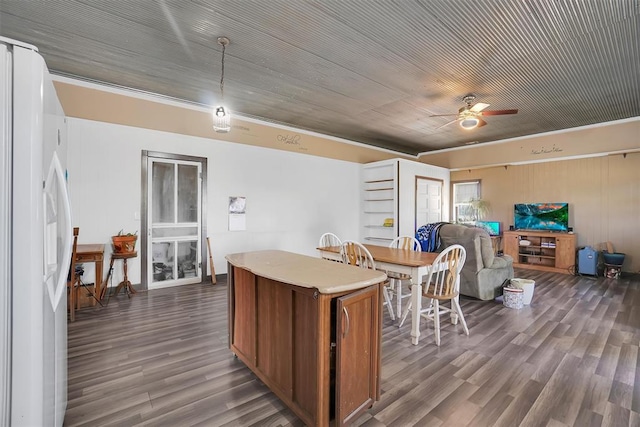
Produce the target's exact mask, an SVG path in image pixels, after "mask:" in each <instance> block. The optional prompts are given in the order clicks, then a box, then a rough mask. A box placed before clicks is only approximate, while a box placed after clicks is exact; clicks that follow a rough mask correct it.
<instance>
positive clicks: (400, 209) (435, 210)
mask: <svg viewBox="0 0 640 427" xmlns="http://www.w3.org/2000/svg"><path fill="white" fill-rule="evenodd" d="M360 183H361V184H360V185H361V192H360V241H361V242H363V243H368V244H371V245H378V246H388V245H389V243H391V241H392V240H393V239H394V238H396V237H398V236H399V235H408V236H411V235H414V234H415V232H416V228H417V225H416V223H417V222H419V223H420V224H419V225H423V224H425V223H426V222H438V221H441V220H445V221H446V220H447V219H448V217H446V216H445V217H442V212H443V203H447V202H448V197H449V193H448V188H449V170H448V169H445V168H440V167H437V166H431V165H427V164H425V163H420V162H413V161H411V160H406V159H389V160H381V161H379V162H373V163H367V164H365V165H362V169H361V174H360ZM434 188H435V190H434ZM434 215H435V216H437V218H435V217H434ZM418 217H419V218H420V219H419V220H418V219H417V218H418ZM426 218H428V220H429V221H427V219H426ZM385 220H389V222H391V221H392V223H391V224H390V226H388V227H385V226H384V224H385Z"/></svg>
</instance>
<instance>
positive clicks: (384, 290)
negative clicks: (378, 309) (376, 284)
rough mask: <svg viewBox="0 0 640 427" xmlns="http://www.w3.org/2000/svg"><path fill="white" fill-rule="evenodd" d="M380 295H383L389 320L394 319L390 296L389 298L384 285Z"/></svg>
mask: <svg viewBox="0 0 640 427" xmlns="http://www.w3.org/2000/svg"><path fill="white" fill-rule="evenodd" d="M382 296H383V297H384V305H386V306H387V309H388V310H389V316H390V317H391V320H396V316H395V315H394V314H393V306H392V305H391V298H389V289H387V288H386V287H384V288H383V289H382Z"/></svg>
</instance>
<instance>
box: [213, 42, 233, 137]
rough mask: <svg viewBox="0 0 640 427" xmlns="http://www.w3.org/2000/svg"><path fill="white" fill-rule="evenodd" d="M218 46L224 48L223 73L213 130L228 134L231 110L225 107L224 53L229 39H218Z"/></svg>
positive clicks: (214, 110) (214, 111)
mask: <svg viewBox="0 0 640 427" xmlns="http://www.w3.org/2000/svg"><path fill="white" fill-rule="evenodd" d="M218 44H219V45H220V46H222V72H221V74H220V104H219V105H218V106H217V107H215V108H214V109H213V130H215V131H216V132H219V133H226V132H229V131H230V130H231V117H230V114H229V110H228V109H227V107H225V106H224V51H225V49H226V47H227V45H228V44H229V39H228V38H227V37H218Z"/></svg>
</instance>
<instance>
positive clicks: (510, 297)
mask: <svg viewBox="0 0 640 427" xmlns="http://www.w3.org/2000/svg"><path fill="white" fill-rule="evenodd" d="M523 296H524V291H523V290H522V289H515V288H503V293H502V303H503V304H504V306H505V307H508V308H515V309H516V310H520V309H521V308H522V307H524V303H523Z"/></svg>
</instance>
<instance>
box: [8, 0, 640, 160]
mask: <svg viewBox="0 0 640 427" xmlns="http://www.w3.org/2000/svg"><path fill="white" fill-rule="evenodd" d="M639 28H640V1H639V0H611V1H602V0H565V1H557V2H556V1H554V2H549V1H546V0H482V1H463V0H432V1H427V0H397V1H390V0H354V1H338V0H326V1H307V0H296V1H285V0H271V1H264V0H242V1H228V0H226V1H205V0H192V1H189V2H186V1H183V0H160V1H151V0H110V1H98V0H84V1H81V0H56V1H44V2H41V1H22V0H2V1H1V2H0V35H2V36H5V37H10V38H13V39H17V40H21V41H23V42H26V43H30V44H33V45H35V46H37V47H38V48H39V50H40V52H41V54H42V55H43V56H44V58H45V60H46V62H47V64H48V66H49V68H50V69H51V70H52V71H53V72H54V73H57V74H61V75H68V76H74V77H79V78H82V79H87V80H92V81H98V82H104V83H108V84H111V85H117V86H122V87H128V88H133V89H137V90H140V91H145V92H150V93H155V94H160V95H164V96H167V97H171V98H176V99H180V100H185V101H188V102H192V103H196V104H201V105H207V106H210V105H214V104H216V103H218V101H219V96H220V90H219V83H220V75H221V48H220V46H219V45H218V44H217V43H216V39H217V37H218V36H226V37H229V38H230V39H231V44H230V45H229V46H228V48H227V51H226V59H225V85H224V95H225V103H226V104H227V105H228V106H229V108H230V109H231V110H232V111H233V112H235V113H236V114H240V115H243V116H247V117H255V118H260V119H264V120H267V121H272V122H278V123H284V124H288V125H292V126H295V127H298V128H302V129H308V130H313V131H316V132H320V133H324V134H327V135H334V136H338V137H342V138H346V139H349V140H353V141H358V142H362V143H365V144H371V145H374V146H378V147H385V148H389V149H392V150H396V151H399V152H402V153H407V154H417V153H419V152H426V151H432V150H437V149H442V148H449V147H456V146H463V145H465V144H469V143H482V142H488V141H495V140H500V139H505V138H512V137H518V136H524V135H531V134H537V133H541V132H548V131H554V130H559V129H567V128H572V127H576V126H583V125H589V124H594V123H600V122H606V121H612V120H618V119H624V118H629V117H636V116H640V41H639V40H640V30H639ZM468 93H472V94H474V95H475V96H476V97H477V98H476V101H477V102H483V103H487V104H491V107H490V108H489V109H508V108H517V109H519V113H518V114H517V115H504V116H490V117H486V118H485V120H486V122H487V123H488V124H487V125H486V126H484V127H481V128H477V129H474V130H472V131H465V130H463V129H461V128H460V127H459V126H457V125H456V124H455V123H453V124H450V125H447V126H444V127H441V126H442V125H443V124H445V123H447V122H449V121H451V120H453V119H455V116H453V117H429V116H430V115H434V114H448V113H456V112H457V111H458V109H459V108H460V107H462V106H463V105H464V103H463V102H462V97H463V96H464V95H466V94H468Z"/></svg>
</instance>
